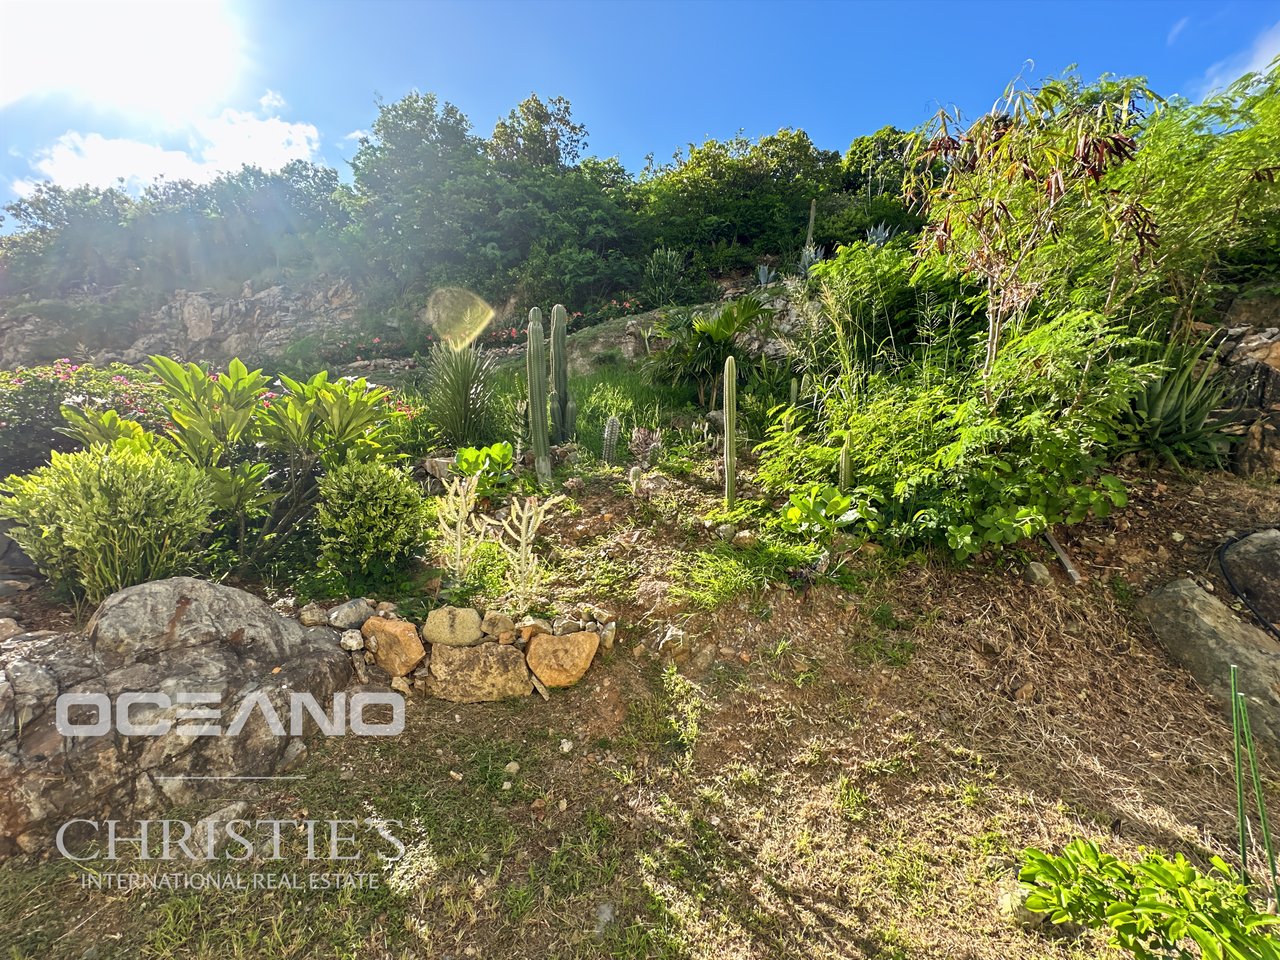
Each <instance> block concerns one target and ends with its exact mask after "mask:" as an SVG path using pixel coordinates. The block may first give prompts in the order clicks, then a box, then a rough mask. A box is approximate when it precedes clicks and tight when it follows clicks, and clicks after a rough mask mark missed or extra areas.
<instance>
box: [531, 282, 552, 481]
mask: <svg viewBox="0 0 1280 960" xmlns="http://www.w3.org/2000/svg"><path fill="white" fill-rule="evenodd" d="M525 375H526V379H527V380H528V381H529V440H530V443H531V445H532V446H533V466H534V470H535V471H537V474H538V482H539V483H541V484H547V483H550V482H551V450H550V448H549V446H548V440H547V344H546V341H545V340H543V338H542V311H541V310H539V309H538V308H537V307H534V308H533V309H532V310H530V311H529V335H528V337H527V343H526V345H525Z"/></svg>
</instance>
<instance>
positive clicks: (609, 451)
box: [600, 417, 622, 466]
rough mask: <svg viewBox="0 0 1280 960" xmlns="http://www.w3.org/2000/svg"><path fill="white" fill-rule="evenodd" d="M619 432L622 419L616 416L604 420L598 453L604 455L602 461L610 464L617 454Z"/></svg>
mask: <svg viewBox="0 0 1280 960" xmlns="http://www.w3.org/2000/svg"><path fill="white" fill-rule="evenodd" d="M621 432H622V421H621V420H619V419H618V418H617V417H610V418H609V419H608V420H606V421H605V422H604V442H603V443H602V444H601V446H600V453H601V455H602V456H603V457H604V462H605V463H607V464H609V465H610V466H612V465H613V461H614V458H615V457H616V456H617V455H618V435H619V434H620V433H621Z"/></svg>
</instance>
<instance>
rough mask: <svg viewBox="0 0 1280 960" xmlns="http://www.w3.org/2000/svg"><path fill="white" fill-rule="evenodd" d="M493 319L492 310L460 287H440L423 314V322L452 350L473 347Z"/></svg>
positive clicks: (432, 295)
mask: <svg viewBox="0 0 1280 960" xmlns="http://www.w3.org/2000/svg"><path fill="white" fill-rule="evenodd" d="M493 318H494V311H493V307H491V306H489V305H488V304H487V303H485V302H484V301H483V300H481V299H480V298H479V297H477V296H476V295H475V294H474V293H472V292H471V291H470V290H464V289H462V288H461V287H441V288H440V289H439V290H437V291H435V292H434V293H433V294H431V299H430V300H428V301H427V307H426V309H425V310H424V311H423V313H422V319H423V322H424V323H425V324H426V325H427V326H429V327H432V328H434V329H435V331H436V333H438V334H439V335H440V340H441V341H442V342H443V343H446V344H448V345H449V346H450V347H452V348H453V349H454V350H461V349H463V348H464V347H467V346H469V345H470V344H471V343H473V342H474V341H475V339H476V338H477V337H479V336H480V334H482V333H484V330H485V327H487V326H489V324H490V322H492V320H493Z"/></svg>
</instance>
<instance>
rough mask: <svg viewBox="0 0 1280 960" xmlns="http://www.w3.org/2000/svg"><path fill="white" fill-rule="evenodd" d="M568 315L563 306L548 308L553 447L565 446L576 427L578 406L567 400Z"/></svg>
mask: <svg viewBox="0 0 1280 960" xmlns="http://www.w3.org/2000/svg"><path fill="white" fill-rule="evenodd" d="M568 332H569V315H568V314H567V313H566V312H565V309H564V307H563V305H561V304H559V303H557V304H556V305H555V306H554V307H552V308H551V432H552V435H553V436H554V437H555V440H556V443H568V442H569V441H570V440H572V439H573V436H574V433H575V432H576V430H577V426H578V423H577V421H578V405H577V404H576V403H574V401H573V398H572V397H571V396H569V345H568V342H567V340H566V337H567V336H568Z"/></svg>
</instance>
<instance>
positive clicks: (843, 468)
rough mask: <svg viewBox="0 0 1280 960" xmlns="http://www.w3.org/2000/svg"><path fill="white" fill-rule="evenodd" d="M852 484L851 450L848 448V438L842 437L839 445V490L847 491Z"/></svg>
mask: <svg viewBox="0 0 1280 960" xmlns="http://www.w3.org/2000/svg"><path fill="white" fill-rule="evenodd" d="M852 486H853V451H852V450H851V449H849V438H848V437H845V438H844V443H843V444H842V445H841V447H840V492H841V493H847V492H848V491H849V488H850V487H852Z"/></svg>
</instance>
